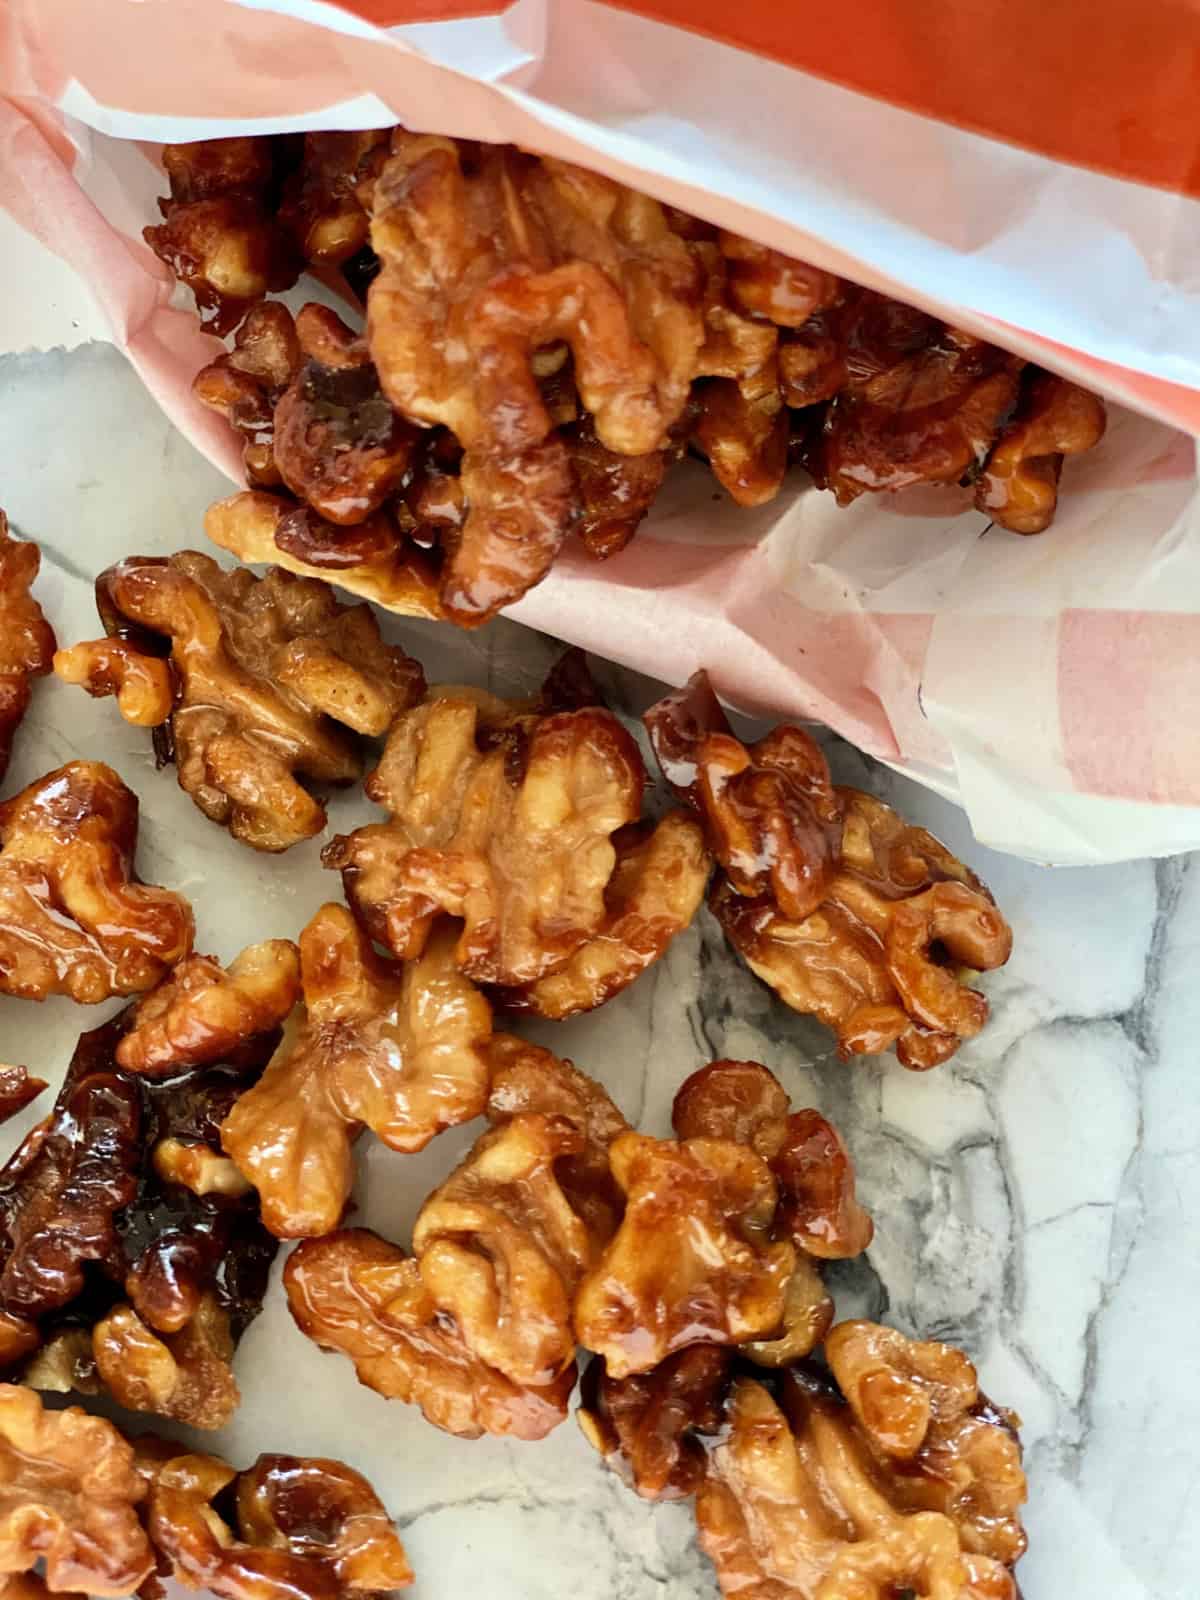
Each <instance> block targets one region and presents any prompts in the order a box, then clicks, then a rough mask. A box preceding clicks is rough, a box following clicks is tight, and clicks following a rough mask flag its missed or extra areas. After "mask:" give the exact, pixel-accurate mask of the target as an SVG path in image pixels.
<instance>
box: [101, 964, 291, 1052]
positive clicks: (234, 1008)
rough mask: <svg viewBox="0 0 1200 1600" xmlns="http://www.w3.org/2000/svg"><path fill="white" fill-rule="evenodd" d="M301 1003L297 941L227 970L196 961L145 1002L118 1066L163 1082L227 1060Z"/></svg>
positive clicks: (180, 967) (134, 1019) (177, 971)
mask: <svg viewBox="0 0 1200 1600" xmlns="http://www.w3.org/2000/svg"><path fill="white" fill-rule="evenodd" d="M299 997H300V956H299V952H298V951H297V949H296V946H295V945H294V944H292V942H291V940H290V939H268V940H265V941H264V942H263V943H262V944H254V945H249V946H248V947H247V948H246V949H245V950H243V951H242V953H241V954H240V955H239V956H237V957H236V958H235V959H234V960H233V961H232V962H231V963H230V965H229V969H228V971H226V969H225V968H224V967H222V966H221V964H220V963H219V962H218V961H215V960H214V959H213V958H212V956H198V955H192V956H189V957H188V958H187V959H186V960H185V961H181V962H180V963H179V965H178V966H177V967H176V968H175V969H174V971H173V972H172V973H171V974H170V976H169V977H168V978H167V979H166V981H165V982H163V983H162V984H160V985H159V987H158V988H157V989H155V990H154V991H153V992H152V993H151V994H148V995H147V996H146V997H145V999H143V1000H141V1001H139V1002H138V1004H137V1006H136V1007H135V1009H134V1011H133V1014H132V1018H131V1024H130V1028H129V1031H128V1032H127V1033H126V1034H125V1036H124V1038H123V1039H122V1040H121V1042H120V1044H119V1045H118V1046H117V1064H118V1066H121V1067H123V1068H124V1069H125V1070H126V1071H127V1072H140V1073H145V1074H146V1075H147V1076H149V1077H158V1076H162V1075H163V1074H167V1073H172V1074H173V1073H176V1072H178V1071H179V1070H180V1068H181V1067H199V1066H205V1065H207V1064H208V1063H209V1062H212V1061H220V1060H228V1059H229V1058H230V1056H232V1055H233V1054H234V1053H235V1052H236V1051H237V1050H238V1049H239V1048H240V1046H241V1045H242V1044H243V1043H244V1042H245V1041H246V1040H247V1039H254V1038H256V1037H258V1036H259V1035H261V1034H265V1033H269V1032H271V1031H272V1030H273V1029H275V1028H278V1027H279V1026H280V1025H281V1024H282V1023H283V1022H284V1020H285V1019H286V1018H287V1016H288V1015H289V1013H290V1012H291V1010H292V1007H293V1006H294V1005H295V1004H296V1001H297V1000H298V999H299Z"/></svg>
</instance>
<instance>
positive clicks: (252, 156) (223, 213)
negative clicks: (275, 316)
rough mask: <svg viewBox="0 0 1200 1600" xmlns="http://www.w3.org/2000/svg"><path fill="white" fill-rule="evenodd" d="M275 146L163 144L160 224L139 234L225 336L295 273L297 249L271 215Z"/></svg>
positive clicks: (246, 141) (253, 141)
mask: <svg viewBox="0 0 1200 1600" xmlns="http://www.w3.org/2000/svg"><path fill="white" fill-rule="evenodd" d="M279 148H280V146H279V144H278V142H276V141H272V140H270V139H266V138H237V139H206V140H201V141H199V142H197V143H195V144H169V145H165V146H164V147H163V166H164V167H165V168H166V173H167V177H168V179H169V180H170V184H171V195H170V198H169V199H167V200H160V201H159V202H158V206H159V210H160V211H161V212H162V215H163V221H162V222H161V223H160V224H159V225H158V226H157V227H150V228H143V229H142V237H143V238H144V239H145V241H146V243H147V244H148V245H149V246H150V248H151V250H153V251H154V254H155V255H156V256H157V257H158V258H159V260H160V261H162V262H163V263H164V264H165V265H166V266H167V267H169V268H170V270H171V271H172V272H173V273H174V274H175V276H176V277H177V278H178V279H179V281H180V282H181V283H183V284H186V285H187V287H188V288H189V289H190V290H191V291H192V293H193V295H194V296H195V297H196V309H197V311H198V313H199V315H200V321H201V324H202V326H204V327H205V328H207V329H209V331H210V332H212V333H217V334H224V333H228V332H229V330H230V329H231V328H234V327H236V326H237V324H238V323H239V322H240V321H241V320H242V318H243V317H244V316H245V315H246V312H247V311H248V310H249V309H250V307H251V306H252V305H253V304H254V302H255V301H257V300H261V299H262V297H263V296H264V295H265V294H267V293H269V292H272V291H277V290H281V289H288V288H290V287H291V285H292V284H293V283H295V281H296V278H297V276H298V275H299V270H300V266H301V260H300V255H299V252H298V251H297V250H296V248H295V246H294V245H293V244H292V241H291V240H290V239H289V237H288V235H287V233H286V232H285V231H284V230H283V228H281V227H280V225H279V223H278V222H277V220H276V218H275V217H274V215H273V214H272V210H273V201H272V197H271V194H270V191H271V189H272V187H273V184H274V182H275V176H276V174H275V161H274V153H275V151H277V150H278V149H279Z"/></svg>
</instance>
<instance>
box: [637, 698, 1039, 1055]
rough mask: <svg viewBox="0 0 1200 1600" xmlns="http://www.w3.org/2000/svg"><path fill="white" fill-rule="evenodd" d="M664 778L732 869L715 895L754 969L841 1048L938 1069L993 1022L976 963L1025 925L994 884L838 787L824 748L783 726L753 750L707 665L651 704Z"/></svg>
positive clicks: (986, 961) (991, 957)
mask: <svg viewBox="0 0 1200 1600" xmlns="http://www.w3.org/2000/svg"><path fill="white" fill-rule="evenodd" d="M645 721H646V726H647V727H648V729H649V730H650V738H651V742H652V744H653V745H654V749H655V753H656V755H657V756H658V760H659V763H660V765H661V766H662V769H663V772H664V774H665V776H666V778H667V781H668V782H669V783H670V784H671V786H672V787H673V788H674V789H675V791H676V792H677V793H678V794H679V795H680V797H681V798H682V799H684V800H686V801H687V802H688V803H689V804H691V805H692V806H693V807H694V808H695V810H696V811H697V812H698V813H699V815H700V816H701V818H702V820H703V821H704V824H705V828H706V832H707V835H708V840H709V844H710V847H711V848H712V851H713V854H714V855H715V856H716V858H717V862H718V863H719V866H720V868H721V870H720V871H719V872H718V874H717V876H716V878H715V880H714V882H713V886H712V889H711V891H710V895H709V904H710V906H711V908H712V910H713V912H714V914H715V915H716V917H717V920H718V921H719V922H720V923H721V926H722V928H723V929H724V931H725V933H726V935H727V937H728V938H729V940H730V942H731V943H732V944H733V946H734V947H735V949H737V950H738V951H739V953H740V954H741V955H742V956H743V957H744V959H745V961H746V963H747V965H748V966H749V967H750V968H751V970H752V971H754V972H755V973H757V974H758V976H759V977H760V978H762V979H763V981H764V982H765V983H767V984H769V985H770V987H771V988H773V989H774V990H775V991H776V993H777V994H778V995H779V996H780V998H781V999H782V1000H783V1001H784V1002H785V1003H786V1004H787V1005H789V1006H791V1007H792V1009H793V1010H795V1011H801V1012H808V1013H811V1014H812V1015H814V1016H816V1017H818V1018H819V1019H820V1020H821V1021H822V1022H824V1023H825V1024H826V1026H828V1027H831V1028H833V1029H834V1031H835V1032H836V1034H837V1039H838V1052H839V1054H840V1055H841V1056H842V1057H843V1059H845V1058H848V1057H849V1056H851V1055H858V1054H867V1055H873V1054H878V1053H880V1052H882V1051H884V1050H887V1049H889V1048H890V1047H892V1046H895V1049H896V1054H897V1056H898V1057H899V1059H900V1061H901V1062H902V1063H903V1064H904V1065H905V1066H907V1067H912V1068H917V1069H924V1068H927V1067H933V1066H937V1065H938V1064H939V1063H940V1062H942V1061H945V1060H947V1059H948V1057H950V1056H951V1055H953V1054H954V1052H955V1051H956V1050H957V1049H958V1046H959V1044H960V1043H961V1042H962V1040H963V1039H969V1038H973V1037H974V1036H975V1035H976V1034H978V1033H979V1031H980V1029H981V1028H982V1027H983V1025H984V1023H985V1022H986V1020H987V1015H988V1006H987V1001H986V999H985V998H984V996H983V995H981V994H980V993H979V992H978V991H977V990H975V989H972V988H971V987H970V986H969V985H968V984H967V982H966V981H965V973H964V969H966V972H968V973H974V972H986V971H990V970H992V969H993V968H995V967H999V966H1002V965H1003V964H1004V962H1005V961H1007V960H1008V957H1009V954H1010V953H1011V949H1012V932H1011V929H1010V928H1009V926H1008V924H1007V922H1006V921H1005V920H1004V918H1003V916H1002V915H1001V913H1000V911H999V910H998V908H997V907H996V904H995V901H994V900H993V899H992V897H991V895H990V893H989V892H988V890H987V888H986V886H985V885H984V884H983V883H982V882H981V881H980V879H979V878H977V877H976V876H975V874H974V873H973V872H971V871H970V870H969V868H967V867H966V866H964V865H963V863H962V862H961V861H959V860H957V858H956V857H955V856H953V855H951V853H950V852H949V851H948V850H947V849H946V847H945V846H944V845H942V844H941V843H940V842H939V841H938V840H937V839H935V838H934V837H933V835H932V834H930V833H928V832H926V830H925V829H923V828H915V827H912V826H910V825H909V824H908V823H906V822H905V821H904V820H903V818H902V817H900V816H899V815H898V814H897V813H896V812H895V811H893V810H892V809H891V807H889V806H886V805H884V804H883V802H882V801H879V800H875V799H873V798H872V797H871V796H870V795H866V794H862V793H861V792H860V791H858V790H856V789H842V788H838V789H835V788H834V787H833V785H832V783H831V781H830V776H829V769H828V767H827V765H826V763H825V759H824V757H823V756H822V755H821V752H820V750H819V749H818V748H817V746H816V744H814V743H813V741H812V740H811V739H810V738H809V737H808V735H807V734H805V733H804V732H803V731H802V730H801V729H799V728H791V727H787V726H786V725H785V726H783V727H779V728H776V729H775V730H774V731H773V732H772V733H770V734H768V735H767V736H766V738H765V739H761V740H759V741H758V743H757V744H754V745H752V746H749V747H747V746H745V745H743V744H741V742H740V741H739V740H737V739H736V738H735V737H734V736H733V734H732V732H731V731H730V729H729V724H728V722H727V721H726V719H725V716H724V713H723V712H722V711H721V708H720V706H719V705H718V704H717V701H716V697H715V696H714V695H713V693H712V690H711V688H710V686H709V684H708V680H707V677H706V676H705V675H704V674H703V673H698V674H697V675H696V677H695V678H693V679H692V681H691V683H689V684H688V685H687V687H686V688H684V689H682V690H680V691H679V692H678V693H677V694H674V695H669V696H667V698H666V699H664V700H662V701H660V702H659V703H658V704H657V705H656V706H653V707H651V709H650V710H649V711H648V712H647V713H646V717H645Z"/></svg>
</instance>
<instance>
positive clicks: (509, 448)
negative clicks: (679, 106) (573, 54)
mask: <svg viewBox="0 0 1200 1600" xmlns="http://www.w3.org/2000/svg"><path fill="white" fill-rule="evenodd" d="M371 241H372V244H373V246H374V248H375V250H376V252H377V254H378V255H379V257H380V259H381V261H382V262H383V270H382V271H381V273H380V275H379V277H378V278H376V279H375V281H374V282H373V283H372V285H371V288H370V291H369V294H368V301H367V308H368V342H369V344H370V347H371V353H372V355H373V357H374V359H375V362H376V365H377V366H378V368H379V373H380V378H381V380H382V383H383V386H384V390H385V392H386V393H387V395H388V397H389V399H390V400H391V401H392V403H393V405H395V406H396V408H397V409H398V410H399V411H400V412H401V413H402V414H403V415H405V416H407V417H409V418H411V419H412V420H414V421H418V422H424V423H441V424H444V425H445V426H447V427H449V428H450V429H451V430H452V431H453V433H454V434H455V435H456V437H457V438H458V440H459V441H460V443H461V444H462V445H463V448H464V452H465V453H464V456H463V464H462V481H463V489H464V491H465V495H466V499H467V502H468V504H469V506H470V511H469V513H468V516H467V518H466V521H465V523H464V525H463V529H462V534H461V538H460V540H459V542H458V545H457V547H456V548H455V549H454V550H453V551H452V552H451V554H450V558H449V560H448V562H447V564H446V567H445V571H444V575H443V586H442V600H443V604H444V606H445V609H446V611H447V612H448V614H449V615H450V616H452V617H453V618H454V620H456V621H457V622H459V623H460V624H462V625H466V626H475V625H477V624H478V623H480V622H483V621H485V620H486V619H487V618H488V617H489V616H491V615H493V614H494V613H495V612H496V611H497V610H499V609H500V608H501V607H502V606H504V605H506V604H508V603H510V602H511V601H513V600H515V599H517V598H519V596H520V595H521V594H523V593H524V592H525V590H527V589H528V588H529V587H530V586H531V585H532V584H533V583H536V582H537V581H538V579H539V578H541V577H542V576H543V574H544V573H545V571H546V570H547V569H548V567H549V565H550V563H551V562H552V561H553V559H554V556H555V554H556V553H557V551H558V548H559V546H560V545H561V543H562V540H563V538H564V537H565V535H566V533H567V531H568V529H569V526H570V522H571V517H572V511H573V493H572V482H571V473H570V467H569V463H568V459H567V453H566V450H565V448H564V445H563V443H562V441H561V439H559V438H557V437H556V435H555V433H554V427H553V419H552V417H551V415H550V413H549V412H548V410H547V407H546V404H545V402H544V400H543V397H542V395H541V393H540V391H539V389H538V385H537V381H536V377H535V373H534V370H533V366H532V357H533V356H534V355H535V354H536V352H537V351H538V350H540V349H542V348H544V347H546V346H549V345H552V344H555V343H558V342H563V343H566V344H567V345H568V346H569V347H570V350H571V354H572V357H573V361H574V374H575V384H576V387H577V389H578V392H579V396H580V399H581V401H582V404H583V406H584V408H585V409H586V410H587V411H589V412H590V413H591V414H592V416H593V417H594V419H595V428H596V434H597V437H598V438H599V440H600V442H601V443H602V444H604V445H605V446H607V447H608V448H609V449H611V450H615V451H618V452H619V453H622V454H627V455H641V454H644V453H646V452H648V451H653V450H656V449H659V448H661V446H662V445H663V444H664V443H665V440H666V433H667V430H668V429H669V428H670V426H671V424H672V423H673V422H674V421H675V419H676V418H677V417H678V415H679V413H680V412H681V411H682V409H683V406H684V404H685V402H686V400H687V394H688V386H689V383H690V381H691V376H692V367H693V364H694V360H695V355H696V352H697V350H698V348H699V345H700V342H701V338H702V325H701V317H700V306H699V283H698V278H697V273H696V269H695V265H694V263H693V261H692V259H691V257H690V256H689V254H688V251H687V247H686V245H685V244H684V242H683V241H682V240H681V239H679V238H678V237H677V236H676V235H675V234H674V233H672V231H671V230H670V228H669V227H668V225H667V222H666V218H665V216H664V214H663V212H662V208H661V207H660V206H659V205H658V204H657V202H655V201H652V200H650V199H648V198H647V197H645V196H642V195H637V194H635V193H633V192H632V191H630V190H626V189H623V188H621V187H620V185H618V184H615V183H613V182H611V181H610V180H608V179H605V178H601V177H599V176H597V175H596V174H593V173H586V172H583V171H582V170H581V169H579V168H576V167H571V166H568V165H567V164H565V163H563V162H558V161H551V160H549V159H539V158H537V157H533V156H527V155H525V154H523V153H521V152H518V151H516V150H514V149H511V148H509V147H487V146H482V147H479V148H478V149H477V150H476V151H470V150H469V149H468V147H466V146H462V145H456V144H455V142H454V141H452V140H448V139H441V138H434V137H426V136H421V135H416V134H408V133H405V132H403V131H402V130H397V132H396V133H395V134H394V135H393V140H392V156H391V159H390V160H389V161H388V163H387V164H386V165H385V166H384V167H383V169H382V171H381V172H380V175H379V177H378V179H377V181H376V183H375V186H374V197H373V222H372V228H371Z"/></svg>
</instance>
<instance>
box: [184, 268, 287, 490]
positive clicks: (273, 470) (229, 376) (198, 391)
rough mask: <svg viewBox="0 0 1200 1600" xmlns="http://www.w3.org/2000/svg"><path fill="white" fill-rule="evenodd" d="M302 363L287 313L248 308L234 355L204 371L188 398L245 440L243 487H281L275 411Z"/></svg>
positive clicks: (266, 305) (270, 303)
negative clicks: (217, 414)
mask: <svg viewBox="0 0 1200 1600" xmlns="http://www.w3.org/2000/svg"><path fill="white" fill-rule="evenodd" d="M303 360H304V354H303V352H302V351H301V348H300V340H299V338H298V337H297V332H296V324H295V322H294V321H293V320H292V313H291V312H290V311H289V310H288V308H287V307H286V306H285V305H281V304H280V303H279V302H278V301H277V300H267V301H264V302H263V304H262V305H256V306H254V307H252V309H251V310H250V312H249V313H248V315H247V317H246V320H245V321H244V322H243V323H242V325H241V327H240V328H239V329H238V331H237V333H236V334H235V335H234V340H233V349H232V350H229V351H227V352H226V353H225V354H224V355H221V356H218V357H217V359H216V360H215V361H214V362H212V363H211V364H210V365H209V366H207V367H203V368H202V369H201V370H200V371H199V372H198V373H197V374H196V377H195V379H194V380H193V382H192V393H193V394H194V395H195V396H196V398H197V399H198V400H202V401H203V402H204V404H205V405H206V406H211V407H212V409H213V410H214V411H219V412H220V414H221V415H222V416H223V417H224V418H225V420H226V421H227V422H228V423H229V425H230V427H231V428H233V429H234V430H235V432H237V433H240V434H241V435H242V438H243V440H244V443H243V445H242V464H243V466H244V467H245V470H246V482H247V483H249V484H250V485H251V486H252V487H253V488H255V489H273V488H274V487H275V486H276V485H277V484H279V483H280V482H282V479H281V477H280V472H279V467H278V464H277V463H276V460H275V407H276V406H277V405H278V404H279V401H280V398H281V397H282V395H283V392H284V390H285V389H286V388H287V387H288V385H289V384H290V383H291V381H292V379H293V378H294V377H295V376H296V374H297V372H299V370H300V367H301V365H302V363H303Z"/></svg>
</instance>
